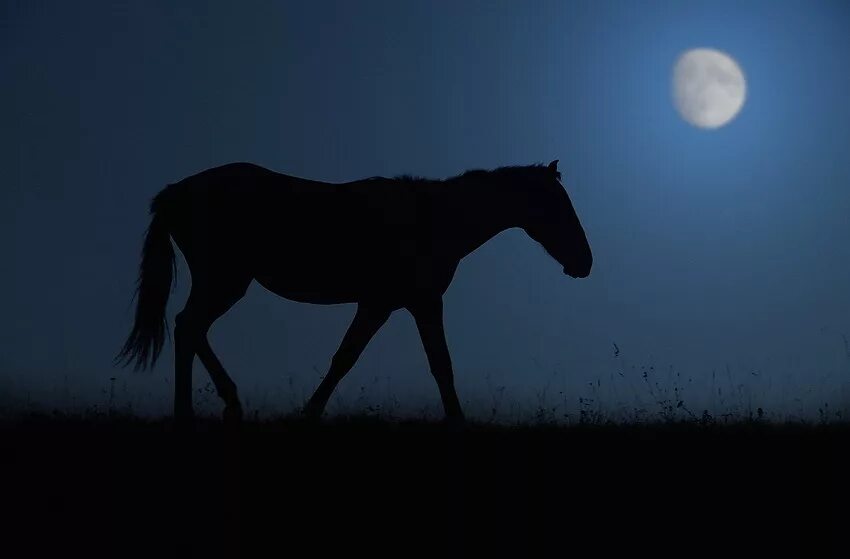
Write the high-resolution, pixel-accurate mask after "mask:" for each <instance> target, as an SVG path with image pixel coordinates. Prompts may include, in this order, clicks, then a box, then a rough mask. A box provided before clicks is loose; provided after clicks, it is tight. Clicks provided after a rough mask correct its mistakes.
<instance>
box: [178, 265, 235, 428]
mask: <svg viewBox="0 0 850 559" xmlns="http://www.w3.org/2000/svg"><path fill="white" fill-rule="evenodd" d="M250 283H251V280H250V278H248V279H244V280H239V281H237V280H229V281H222V280H221V279H220V278H216V281H215V282H214V283H213V282H207V281H203V280H201V281H195V282H193V285H192V290H191V292H190V294H189V299H188V300H187V301H186V306H185V307H184V308H183V310H182V311H180V312H179V313H178V314H177V317H176V320H175V327H174V347H175V371H174V375H175V381H174V389H175V392H174V417H175V419H176V420H177V421H181V420H185V419H190V418H191V417H192V415H193V413H192V361H194V357H195V355H197V356H198V358H199V359H200V360H201V363H203V365H204V368H206V370H207V372H208V373H209V375H210V378H211V379H212V382H213V385H214V386H215V389H216V392H217V393H218V395H219V397H220V398H221V399H222V400H223V401H224V405H225V408H224V419H225V421H238V420H240V419H241V418H242V404H241V402H240V401H239V394H238V391H237V388H236V384H235V383H234V382H233V379H231V378H230V375H228V374H227V371H226V370H225V369H224V366H223V365H222V364H221V361H219V359H218V357H217V356H216V355H215V353H214V352H213V350H212V347H210V343H209V340H208V339H207V334H208V332H209V329H210V327H211V326H212V325H213V323H214V322H215V321H216V320H217V319H218V318H219V317H221V316H222V315H223V314H224V313H226V312H227V311H228V310H229V309H230V308H231V307H232V306H233V305H234V304H235V303H236V302H237V301H238V300H239V299H241V298H242V297H243V296H244V295H245V292H246V291H247V289H248V285H249V284H250Z"/></svg>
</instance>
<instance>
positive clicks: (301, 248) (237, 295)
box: [115, 160, 593, 423]
mask: <svg viewBox="0 0 850 559" xmlns="http://www.w3.org/2000/svg"><path fill="white" fill-rule="evenodd" d="M557 165H558V160H555V161H552V162H551V163H550V164H549V165H543V164H535V165H526V166H508V167H499V168H497V169H493V170H470V171H466V172H464V173H462V174H460V175H457V176H454V177H451V178H447V179H441V180H438V179H426V178H421V177H412V176H409V175H402V176H397V177H394V178H385V177H371V178H366V179H361V180H356V181H351V182H342V183H330V182H320V181H316V180H309V179H305V178H300V177H295V176H290V175H285V174H281V173H278V172H275V171H272V170H269V169H266V168H264V167H261V166H258V165H255V164H252V163H245V162H239V163H230V164H226V165H222V166H219V167H215V168H211V169H208V170H205V171H202V172H200V173H197V174H195V175H192V176H189V177H187V178H184V179H183V180H181V181H179V182H177V183H174V184H169V185H167V186H166V187H165V188H164V189H162V190H161V191H160V192H159V193H158V194H156V196H155V197H154V198H153V200H152V201H151V204H150V215H151V220H150V224H149V226H148V228H147V231H146V234H145V238H144V243H143V246H142V251H141V264H140V266H139V274H138V279H137V282H136V292H135V294H134V298H137V305H136V310H135V318H134V323H133V327H132V330H131V332H130V334H129V336H128V338H127V340H126V342H125V343H124V345H123V347H122V349H121V350H120V352H119V353H118V355H117V356H116V357H115V362H116V364H122V366H124V367H126V366H127V365H129V364H130V363H134V364H135V365H134V368H135V369H136V370H139V369H145V368H148V367H153V365H154V364H155V362H156V360H157V358H158V356H159V354H160V352H161V350H162V348H163V345H164V341H165V336H166V335H167V334H169V329H168V322H167V319H166V316H165V310H166V304H167V301H168V297H169V293H170V291H171V289H172V282H173V276H174V273H175V271H176V258H175V253H174V248H173V246H172V242H171V241H172V240H173V241H174V244H176V246H177V248H178V249H179V250H180V252H181V253H182V254H183V256H184V259H185V261H186V263H187V265H188V267H189V270H190V274H191V279H192V284H191V290H190V294H189V297H188V299H187V301H186V303H185V306H184V307H183V309H182V310H181V311H180V312H179V313H177V315H176V317H175V321H174V332H173V342H174V419H175V421H178V422H179V421H183V420H191V419H192V417H193V410H192V364H193V361H194V358H195V356H197V357H198V358H200V361H201V363H202V364H203V365H204V367H205V368H206V369H207V371H208V372H209V375H210V378H211V379H212V382H213V384H214V386H215V389H216V392H217V394H218V396H219V397H220V398H221V399H222V400H223V402H224V412H223V420H224V421H226V422H227V421H236V422H238V421H239V420H240V419H241V418H242V414H243V411H242V404H241V402H240V399H239V395H238V391H237V387H236V384H235V383H234V382H233V380H232V379H231V377H230V376H229V375H228V373H227V371H226V370H225V368H224V367H223V366H222V364H221V362H220V361H219V359H218V357H216V355H215V353H214V352H213V350H212V348H211V347H210V344H209V341H208V339H207V333H208V331H209V329H210V327H211V326H212V324H213V323H214V322H215V321H216V320H217V319H218V318H219V317H221V316H222V315H224V314H225V313H226V312H227V311H228V310H229V309H230V308H231V307H232V306H233V305H234V304H235V303H236V302H237V301H239V300H240V299H241V298H242V297H243V296H244V295H245V293H246V291H247V289H248V286H249V285H250V284H251V282H252V281H256V282H257V283H259V284H260V285H261V286H263V287H264V288H266V289H267V290H269V291H271V292H272V293H275V294H277V295H278V296H280V297H283V298H286V299H289V300H291V301H297V302H303V303H312V304H320V305H328V304H342V303H355V304H356V305H357V307H356V312H355V314H354V318H353V320H352V322H351V324H350V326H349V328H348V330H347V331H346V333H345V335H344V337H343V339H342V342H341V344H340V345H339V348H338V350H337V351H336V353H335V354H334V356H333V358H332V359H331V364H330V368H329V370H328V372H327V374H326V375H325V376H324V378H323V379H322V380H321V382H320V384H319V386H318V388H317V389H316V390H315V392H314V393H313V395H312V396H311V397H310V399H309V400H308V401H307V403H306V405H304V407H303V408H302V410H301V411H302V413H303V414H304V415H305V416H306V417H307V418H310V419H314V420H317V419H319V418H320V417H321V416H322V415H323V413H324V410H325V407H326V405H327V403H328V400H329V399H330V397H331V395H332V394H333V392H334V389H335V388H336V386H337V384H338V383H339V382H340V381H341V380H342V378H343V377H344V376H345V375H346V373H348V371H349V370H350V369H351V368H352V367H353V366H354V364H355V362H356V361H357V359H358V358H359V356H360V354H361V353H362V352H363V350H364V349H365V348H366V345H367V344H368V343H369V341H370V339H371V338H372V337H373V336H374V335H375V333H376V332H377V331H378V330H379V329H380V328H381V326H383V324H384V323H385V322H386V321H387V319H388V318H389V317H390V315H391V313H393V312H395V311H396V310H399V309H406V310H407V311H408V312H410V313H411V315H412V316H413V319H414V321H415V324H416V328H417V330H418V333H419V337H420V339H421V342H422V345H423V348H424V350H425V354H426V356H427V360H428V365H429V368H430V370H431V373H432V375H433V377H434V379H435V380H436V383H437V387H438V389H439V392H440V398H441V400H442V405H443V409H444V412H445V419H446V420H447V421H457V422H460V423H462V422H463V421H464V413H463V410H462V408H461V405H460V401H459V399H458V395H457V392H456V390H455V386H454V372H453V369H452V361H451V356H450V354H449V349H448V346H447V343H446V337H445V332H444V329H443V295H444V294H445V292H446V290H447V289H448V287H449V284H450V283H451V281H452V278H453V277H454V274H455V271H456V270H457V267H458V265H459V263H460V261H461V260H462V259H463V258H464V257H466V256H467V255H469V254H470V253H472V252H473V251H475V250H476V249H477V248H478V247H480V246H481V245H483V244H484V243H485V242H487V241H488V240H489V239H491V238H492V237H494V236H495V235H497V234H498V233H500V232H502V231H505V230H507V229H511V228H520V229H522V230H524V231H525V232H526V233H527V234H528V236H529V237H531V238H532V239H533V240H534V241H536V242H537V243H539V244H540V245H542V246H543V248H544V250H545V251H546V252H547V253H548V254H549V255H550V256H551V257H553V258H554V259H555V260H556V261H557V262H558V263H559V264H560V265H561V266H562V268H563V273H564V274H565V275H568V276H571V277H573V278H585V277H587V276H588V275H589V274H590V270H591V266H592V263H593V256H592V252H591V249H590V245H589V243H588V240H587V236H586V235H585V232H584V229H583V228H582V225H581V222H580V221H579V218H578V216H577V215H576V211H575V209H574V207H573V204H572V202H571V200H570V197H569V195H568V194H567V191H566V190H565V189H564V187H563V185H562V184H561V182H560V179H561V173H560V172H559V171H558V168H557Z"/></svg>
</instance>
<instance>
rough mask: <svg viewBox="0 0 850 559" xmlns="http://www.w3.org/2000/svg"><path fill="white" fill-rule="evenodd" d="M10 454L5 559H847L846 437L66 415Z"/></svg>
mask: <svg viewBox="0 0 850 559" xmlns="http://www.w3.org/2000/svg"><path fill="white" fill-rule="evenodd" d="M0 436H1V437H2V439H0V440H2V469H3V470H4V472H3V476H2V479H3V484H4V487H3V495H4V498H3V510H4V516H6V519H5V520H4V522H3V525H2V526H3V528H4V531H5V532H6V534H7V536H4V540H5V541H6V542H7V543H8V544H9V545H15V546H17V545H18V544H17V543H13V542H14V541H15V540H20V542H22V543H23V545H26V548H25V552H24V553H21V554H14V555H7V556H8V557H13V556H14V557H18V556H20V557H24V556H27V557H30V556H40V555H41V553H40V550H42V549H44V548H45V546H47V547H51V548H54V546H56V547H58V549H59V550H61V551H62V552H63V555H65V556H71V554H73V556H76V554H77V553H78V552H82V553H83V555H81V556H90V555H95V554H96V555H102V554H103V555H108V556H113V557H122V556H126V555H129V554H132V553H133V552H142V551H147V552H149V555H148V556H151V557H165V556H173V555H175V554H178V553H189V554H190V555H194V556H200V557H210V556H215V555H222V554H227V555H230V556H234V557H242V556H248V555H253V554H252V553H251V552H250V551H249V549H250V548H255V549H256V548H262V549H264V550H265V552H264V553H263V555H268V556H285V555H295V556H301V555H302V553H305V552H310V553H314V554H319V555H322V556H324V555H326V554H329V553H332V554H334V555H339V554H341V553H344V554H345V555H346V556H352V557H353V556H361V555H363V556H368V555H374V554H378V555H386V554H390V555H393V556H402V557H404V556H408V555H411V554H413V553H414V552H421V551H423V550H431V551H433V552H439V553H440V555H441V556H442V555H446V556H456V555H461V554H462V555H466V556H479V555H493V554H494V552H495V554H497V555H503V554H509V555H512V556H516V557H531V556H537V555H538V552H543V553H544V554H545V556H567V555H575V554H578V553H592V554H593V555H595V556H596V555H605V554H606V553H607V552H609V551H615V550H616V551H621V552H626V553H628V555H629V556H634V557H642V556H659V555H661V556H689V555H693V554H699V553H703V552H705V551H707V550H712V551H716V552H719V553H723V554H724V555H725V554H732V555H734V556H738V555H742V554H750V555H753V556H755V557H763V556H765V554H766V553H772V552H776V551H781V552H785V553H791V554H792V555H796V556H812V557H814V556H844V557H846V556H848V555H847V554H846V552H847V548H848V544H850V538H848V536H846V535H842V534H847V530H848V529H850V524H848V517H847V514H846V513H847V511H848V505H847V500H846V499H847V494H848V493H847V489H848V482H847V475H848V461H847V449H848V441H850V426H848V425H847V424H826V425H803V424H784V425H776V424H760V423H756V422H749V423H739V424H735V425H714V424H700V423H696V422H693V423H675V424H656V425H619V426H617V425H608V426H606V425H586V426H584V425H579V426H573V427H546V426H534V427H532V426H528V427H498V426H486V425H475V424H473V425H470V426H469V427H467V428H466V429H464V430H450V429H447V428H446V427H444V426H442V425H440V424H433V423H421V422H420V423H417V422H389V421H381V420H374V419H368V418H359V419H357V418H356V419H336V420H332V421H329V422H327V423H325V424H323V425H320V426H311V425H308V424H305V423H303V422H301V421H299V420H296V419H282V420H279V421H270V422H247V423H245V424H244V425H243V426H242V427H241V428H240V429H234V428H225V427H223V426H222V425H220V424H219V423H218V422H217V421H210V420H202V421H199V422H198V423H197V425H196V426H195V428H194V429H193V430H192V431H191V432H181V431H176V430H175V429H174V428H173V427H172V426H171V425H170V424H169V423H167V422H147V421H142V420H139V419H133V418H127V417H106V416H104V417H95V418H67V417H62V416H58V415H56V416H40V417H39V416H33V417H26V418H18V419H6V420H4V422H3V425H2V429H0ZM304 546H306V549H305V548H304ZM13 549H17V547H13Z"/></svg>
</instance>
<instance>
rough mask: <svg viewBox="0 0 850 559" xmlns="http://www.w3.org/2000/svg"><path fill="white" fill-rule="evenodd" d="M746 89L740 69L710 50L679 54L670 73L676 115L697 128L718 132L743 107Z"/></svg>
mask: <svg viewBox="0 0 850 559" xmlns="http://www.w3.org/2000/svg"><path fill="white" fill-rule="evenodd" d="M746 92H747V86H746V82H745V80H744V73H743V72H742V71H741V67H740V66H738V63H737V62H735V60H734V59H732V57H730V56H729V55H727V54H725V53H723V52H720V51H717V50H714V49H705V48H700V49H693V50H689V51H687V52H685V53H684V54H682V55H681V56H680V57H679V59H678V60H677V61H676V65H675V67H674V69H673V101H674V103H675V105H676V109H677V110H678V111H679V114H680V115H682V118H684V119H685V120H686V121H688V122H689V123H691V124H693V125H694V126H698V127H700V128H708V129H711V128H719V127H721V126H723V125H725V124H727V123H729V121H731V120H732V119H733V118H735V115H737V114H738V112H740V110H741V107H743V106H744V99H745V98H746Z"/></svg>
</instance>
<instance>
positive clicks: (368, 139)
mask: <svg viewBox="0 0 850 559" xmlns="http://www.w3.org/2000/svg"><path fill="white" fill-rule="evenodd" d="M848 30H850V4H848V3H847V2H842V1H834V2H815V1H795V2H787V1H780V0H771V1H766V2H742V1H741V0H734V1H725V0H713V1H710V2H684V1H682V2H674V1H668V2H660V1H659V2H649V1H647V2H631V1H625V0H624V1H621V2H604V1H598V0H594V1H586V2H566V1H561V2H556V1H551V2H542V1H535V2H508V1H502V2H495V1H486V2H484V1H481V2H449V1H439V2H437V1H432V0H429V1H421V2H413V1H404V2H397V1H385V2H373V1H363V2H347V1H339V2H323V1H311V2H300V3H295V2H260V1H255V2H248V3H235V2H224V1H219V0H216V1H211V2H204V3H190V2H170V1H168V2H166V1H158V0H157V1H154V0H149V1H145V2H141V1H139V2H99V3H75V2H59V1H53V2H44V1H36V0H32V1H3V2H0V83H2V87H0V123H2V124H0V168H2V170H3V177H2V181H0V182H2V188H0V192H2V194H1V195H0V196H2V207H3V210H4V211H3V213H4V216H3V219H2V220H0V250H2V254H3V262H4V266H3V273H2V274H0V296H2V306H0V308H2V309H3V320H2V321H0V340H2V342H0V395H2V397H3V398H5V399H6V400H5V401H4V402H2V403H3V404H6V405H14V406H22V405H24V406H25V405H31V406H44V407H48V408H60V409H76V408H81V407H86V406H92V405H98V406H105V405H109V404H110V403H111V404H112V405H116V406H127V405H132V406H133V410H134V411H135V412H138V413H145V414H147V413H168V412H169V411H170V408H171V403H172V402H171V382H172V355H173V354H172V349H173V346H172V345H171V344H168V345H167V346H166V349H165V351H164V353H163V356H162V358H161V359H160V361H159V362H158V364H157V366H156V368H155V369H154V370H153V372H151V373H134V372H132V370H130V369H126V370H124V369H116V368H113V367H112V364H111V363H112V358H113V356H114V355H115V353H116V352H117V351H118V349H120V347H121V344H122V343H123V341H124V339H125V338H126V335H127V333H128V331H129V329H130V326H131V321H132V311H133V307H131V296H132V292H133V289H134V284H135V279H136V274H137V270H138V263H139V251H140V249H141V241H142V235H143V233H144V230H145V228H146V227H147V224H148V220H149V216H148V214H147V210H148V203H149V200H150V198H151V197H152V196H154V195H155V194H156V193H157V192H158V191H159V190H160V189H161V188H163V187H164V186H165V185H166V184H168V183H171V182H176V181H178V180H180V179H182V178H184V177H187V176H189V175H192V174H194V173H197V172H199V171H202V170H204V169H207V168H210V167H214V166H218V165H221V164H224V163H229V162H233V161H250V162H253V163H256V164H259V165H263V166H265V167H268V168H270V169H272V170H275V171H279V172H282V173H286V174H290V175H296V176H301V177H306V178H311V179H317V180H323V181H331V182H343V181H348V180H354V179H359V178H363V177H368V176H373V175H384V176H393V175H399V174H413V175H422V176H426V177H432V178H444V177H449V176H453V175H456V174H459V173H462V172H463V171H465V170H467V169H473V168H482V169H490V168H494V167H498V166H502V165H525V164H531V163H548V162H549V161H551V160H553V159H559V160H560V164H559V168H560V170H561V172H562V174H563V183H564V185H565V187H566V189H567V190H568V192H569V194H570V196H571V198H572V201H573V203H574V205H575V207H576V210H577V212H578V215H579V217H580V219H581V220H582V224H583V226H584V228H585V231H586V232H587V236H588V238H589V241H590V244H591V246H592V248H593V251H594V268H593V271H592V273H591V275H590V277H589V278H587V279H581V280H574V279H571V278H568V277H566V276H564V275H563V274H562V273H561V269H560V266H559V265H558V264H557V263H556V262H555V261H554V260H552V259H551V258H550V257H549V256H547V255H546V254H545V253H544V251H543V250H542V249H541V248H540V246H539V245H537V244H535V243H534V242H533V241H531V240H530V239H528V237H527V236H526V235H525V234H524V233H523V232H522V231H520V230H511V231H507V232H505V233H503V234H501V235H499V236H498V237H496V238H495V239H493V240H492V241H490V242H489V243H488V244H486V245H484V246H483V247H482V248H481V249H480V250H478V251H477V252H475V253H473V254H472V255H471V256H469V257H468V258H467V259H466V260H465V261H464V262H462V263H461V266H460V269H459V271H458V273H457V275H456V277H455V280H454V283H453V284H452V286H451V287H450V288H449V291H448V292H447V294H446V297H445V301H446V311H445V312H446V331H447V336H448V340H449V346H450V348H451V350H452V356H453V360H454V366H455V374H456V384H457V388H458V392H459V395H460V397H461V400H462V401H463V402H464V403H465V406H466V408H467V410H468V413H469V415H479V416H481V415H484V416H486V415H487V414H489V413H490V412H491V409H492V408H493V407H494V405H495V406H496V407H497V409H498V413H499V414H500V415H502V416H505V417H514V416H518V415H522V414H532V413H533V411H534V409H535V408H536V407H537V406H538V404H540V403H545V404H546V405H547V406H548V407H549V408H553V407H554V406H556V405H557V406H559V407H558V408H557V411H556V413H557V414H563V413H570V414H576V413H578V411H579V410H580V409H585V410H588V409H592V410H598V411H601V412H603V413H606V414H609V415H614V414H618V413H626V414H633V413H639V412H636V411H635V410H640V409H645V410H647V411H646V413H648V414H653V413H656V412H657V411H658V410H659V405H658V404H657V403H656V400H658V399H663V398H665V397H669V398H671V399H672V398H675V400H674V401H679V400H681V401H683V402H684V405H685V407H686V408H687V409H690V410H692V411H693V412H694V413H696V414H700V413H701V412H702V410H703V409H708V410H709V411H710V412H711V413H714V414H721V413H724V412H727V411H730V410H731V412H736V413H746V412H747V409H748V407H752V408H756V407H757V406H758V407H763V408H764V410H765V412H766V413H768V414H779V415H787V414H793V415H808V416H815V417H817V415H818V413H819V412H818V409H819V408H820V409H828V410H829V412H828V413H835V412H837V411H840V410H841V409H846V410H848V412H850V409H848V408H850V349H848V346H847V339H845V338H844V336H845V335H846V336H848V337H850V246H848V244H847V243H846V241H847V239H850V217H848V215H850V155H848V146H850V104H848V102H847V99H846V97H847V92H848V91H850V32H848ZM696 47H711V48H717V49H720V50H722V51H725V52H727V53H729V54H730V55H731V56H733V57H734V58H735V59H736V60H737V61H738V62H739V64H740V66H741V68H742V69H743V72H744V74H745V77H746V81H747V88H748V89H747V100H746V103H745V105H744V107H743V109H742V111H741V112H740V114H738V116H737V117H736V118H735V119H734V120H733V121H732V122H731V123H730V124H728V125H727V126H725V127H723V128H720V129H717V130H711V131H707V130H702V129H698V128H695V127H693V126H691V125H689V124H687V123H686V122H684V121H683V120H682V119H681V117H680V116H679V115H678V114H677V112H676V110H675V109H674V106H673V103H672V99H671V83H670V80H671V71H672V67H673V64H674V63H675V61H676V59H677V57H678V56H679V55H680V54H681V53H682V52H683V51H685V50H687V49H690V48H696ZM189 285H190V284H189V277H188V270H187V268H186V267H185V265H184V263H183V262H182V260H179V270H178V275H177V287H176V290H175V292H174V293H173V294H172V298H171V300H170V302H169V312H168V316H169V318H170V320H172V321H173V316H174V314H175V313H176V312H177V311H179V310H180V308H181V307H182V304H183V302H184V301H185V297H186V295H187V293H188V288H189ZM353 313H354V306H353V305H339V306H315V305H305V304H299V303H293V302H289V301H285V300H283V299H280V298H278V297H276V296H274V295H272V294H270V293H268V292H266V291H265V290H264V289H263V288H262V287H260V286H259V285H257V284H253V285H252V286H251V287H250V289H249V291H248V294H247V296H246V297H245V298H244V299H243V300H242V301H241V302H240V303H239V304H238V305H237V306H236V307H235V308H234V309H232V310H231V311H230V312H229V313H228V314H227V315H225V316H224V317H223V318H222V319H221V320H219V321H218V322H217V323H216V324H215V326H214V327H213V330H212V332H211V336H210V339H211V343H212V345H213V347H214V348H215V349H216V351H217V353H218V354H219V356H220V357H221V359H222V361H223V363H224V364H225V366H226V367H227V368H228V370H229V372H230V373H231V375H232V376H233V377H234V379H235V380H236V382H237V384H238V385H239V387H240V392H241V394H242V397H243V403H245V404H246V407H247V408H248V409H249V410H258V411H260V412H262V413H270V412H286V411H291V410H292V409H293V408H294V407H295V406H300V405H301V404H302V403H303V401H304V399H305V398H306V397H307V396H309V394H310V392H311V391H312V390H313V389H314V388H315V386H316V385H317V384H318V382H319V378H320V375H322V374H324V372H325V371H326V369H327V367H328V365H329V363H330V359H331V356H332V355H333V353H334V351H335V349H336V346H337V344H338V343H339V341H340V339H341V337H342V335H343V333H344V332H345V329H346V327H347V325H348V322H349V321H350V319H351V317H352V316H353ZM615 344H616V347H615ZM650 367H651V369H650ZM644 371H645V372H646V373H647V376H646V378H644V377H643V372H644ZM194 378H195V386H196V387H197V388H199V389H201V391H200V392H199V393H198V394H197V398H196V403H197V404H196V405H197V407H198V409H199V410H209V411H213V412H215V411H217V410H218V409H220V404H219V402H218V401H217V399H216V397H215V395H214V393H210V392H208V391H207V390H205V388H204V387H205V386H207V383H208V376H207V374H206V372H205V371H204V370H203V368H202V366H201V365H200V363H199V362H198V361H196V364H195V376H194ZM111 379H114V380H111ZM656 383H657V384H656ZM650 387H652V391H650ZM674 388H675V389H678V391H679V392H678V395H675V394H674ZM579 398H582V400H581V401H580V400H579ZM585 398H590V399H591V400H592V401H588V400H585ZM394 402H397V403H396V404H393V403H394ZM494 402H495V404H494ZM825 404H828V406H829V407H828V408H824V405H825ZM375 405H381V406H387V405H396V406H397V413H399V414H410V415H414V416H421V415H422V414H423V413H424V414H430V415H434V416H439V415H440V414H441V413H442V409H441V406H440V401H439V396H438V392H437V388H436V384H435V383H434V380H433V378H432V377H431V375H430V374H429V372H428V367H427V361H426V359H425V355H424V352H423V350H422V346H421V344H420V342H419V339H418V335H417V333H416V329H415V327H414V323H413V320H412V319H411V317H410V316H409V315H408V314H407V313H405V312H404V311H399V312H397V313H395V314H394V315H393V316H392V318H391V319H390V321H389V323H388V324H387V325H386V326H385V327H384V329H383V330H381V331H380V332H379V333H378V335H377V336H376V337H375V338H374V339H373V340H372V342H371V344H370V345H369V347H368V348H367V350H366V352H365V353H364V355H363V357H362V358H361V360H360V361H359V362H358V364H357V366H356V367H355V368H354V370H353V371H352V372H351V373H350V374H349V375H348V376H347V377H346V378H345V380H344V381H343V382H342V384H341V385H340V387H339V389H338V391H337V393H336V394H335V397H334V398H333V399H332V400H331V403H330V406H329V412H331V413H339V412H345V411H352V412H356V411H365V410H366V409H367V406H375ZM680 411H681V410H680ZM682 413H684V412H682Z"/></svg>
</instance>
